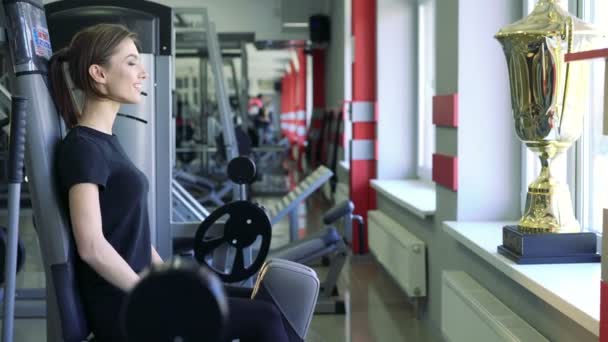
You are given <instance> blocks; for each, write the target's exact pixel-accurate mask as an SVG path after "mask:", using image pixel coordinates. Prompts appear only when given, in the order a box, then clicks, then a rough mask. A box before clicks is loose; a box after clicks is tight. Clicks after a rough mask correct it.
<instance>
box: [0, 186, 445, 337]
mask: <svg viewBox="0 0 608 342" xmlns="http://www.w3.org/2000/svg"><path fill="white" fill-rule="evenodd" d="M260 201H261V202H263V204H269V203H270V202H271V201H272V199H261V200H260ZM329 207H330V203H329V202H328V201H326V200H324V199H323V198H322V197H321V196H320V195H317V196H313V198H312V199H311V200H309V201H308V204H307V206H306V208H304V209H303V210H301V213H300V216H301V217H300V219H301V221H300V227H307V228H306V229H305V230H303V231H302V233H303V234H307V233H312V232H314V231H315V230H316V229H318V227H320V217H321V213H322V212H324V211H325V210H327V209H328V208H329ZM6 220H7V219H6V217H4V216H3V217H0V224H3V225H6ZM20 236H21V239H22V241H24V243H25V246H26V250H27V257H26V263H25V266H24V268H23V269H22V271H21V272H20V273H19V276H18V279H17V281H18V282H17V286H18V288H36V287H37V288H41V287H43V286H44V271H43V270H42V265H41V262H40V260H41V259H40V251H39V247H38V241H37V238H36V233H35V231H34V228H33V224H32V218H31V211H27V210H24V211H22V214H21V218H20ZM288 236H289V234H288V223H287V220H286V219H285V220H284V221H282V222H280V223H279V224H278V225H277V226H276V227H275V228H274V229H273V242H272V246H273V247H272V248H275V247H280V246H281V245H283V244H285V243H287V242H288V240H289V237H288ZM317 271H318V273H319V274H322V273H323V272H324V270H323V268H318V269H317ZM339 291H340V293H341V295H342V296H344V298H346V301H345V302H346V307H347V313H346V314H345V315H315V316H314V318H313V320H312V325H311V328H310V330H309V332H308V336H307V339H306V340H307V341H310V342H320V341H328V342H335V341H354V342H364V341H421V342H424V341H438V340H440V339H438V338H437V337H435V335H434V334H432V333H430V332H428V331H426V330H424V328H423V327H422V324H421V323H420V322H419V321H418V320H416V318H415V315H414V310H413V306H412V305H411V304H410V303H409V302H408V300H407V298H406V297H405V295H404V293H403V292H402V291H401V290H400V289H399V288H398V286H397V285H396V283H395V282H394V281H393V280H392V279H391V277H390V276H389V275H388V274H387V273H386V272H385V271H384V270H383V269H382V268H381V267H380V266H379V265H378V263H376V262H375V261H374V260H373V258H371V257H364V258H356V259H354V258H351V260H350V261H349V262H348V263H347V264H346V266H345V269H344V271H343V272H342V275H341V277H340V281H339ZM45 329H46V328H45V321H44V320H42V319H20V320H17V321H16V323H15V341H16V342H41V341H45V340H46V331H45Z"/></svg>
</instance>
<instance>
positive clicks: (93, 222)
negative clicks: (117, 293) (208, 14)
mask: <svg viewBox="0 0 608 342" xmlns="http://www.w3.org/2000/svg"><path fill="white" fill-rule="evenodd" d="M69 205H70V219H71V221H72V229H73V231H74V239H75V240H76V247H77V249H78V255H80V258H81V259H82V260H83V261H84V262H86V263H87V264H88V265H89V266H91V268H93V269H94V270H95V271H96V272H97V273H98V274H99V275H100V276H101V277H103V278H104V279H105V280H107V281H108V282H110V283H111V284H113V285H114V286H116V287H118V288H120V289H122V290H124V291H128V290H130V289H131V288H133V287H134V286H135V284H136V283H137V282H138V281H139V276H138V275H137V274H136V273H135V271H133V269H132V268H131V267H130V266H129V264H127V262H126V261H125V260H124V259H123V258H122V257H121V256H120V254H118V252H116V249H114V247H112V245H110V243H109V242H108V241H107V240H106V238H105V237H104V236H103V230H102V224H101V222H102V221H101V209H100V207H99V188H98V185H96V184H92V183H81V184H76V185H74V186H72V188H70V192H69Z"/></svg>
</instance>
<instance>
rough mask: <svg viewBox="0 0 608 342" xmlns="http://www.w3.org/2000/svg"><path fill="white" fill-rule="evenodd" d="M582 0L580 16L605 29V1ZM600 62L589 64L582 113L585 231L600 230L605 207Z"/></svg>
mask: <svg viewBox="0 0 608 342" xmlns="http://www.w3.org/2000/svg"><path fill="white" fill-rule="evenodd" d="M579 1H580V2H582V4H581V5H582V6H580V7H581V8H582V13H581V14H582V16H583V18H584V19H585V20H586V21H589V22H592V23H594V24H595V25H596V26H598V27H600V28H603V29H605V30H606V29H608V2H607V1H606V0H579ZM604 65H605V62H604V61H603V60H596V61H594V62H593V65H592V72H591V80H590V82H591V94H590V96H589V104H590V106H589V107H590V111H589V113H586V115H587V116H586V117H585V119H586V120H585V127H584V130H583V136H582V138H581V140H582V146H581V148H580V149H579V150H580V152H581V154H582V162H581V163H580V164H579V168H578V170H579V173H580V174H581V181H579V185H580V186H581V187H582V193H581V194H580V202H581V207H580V208H578V209H579V212H580V214H581V218H582V219H581V224H582V225H583V227H584V228H585V229H586V230H590V231H596V232H600V231H601V229H602V211H603V208H608V178H606V175H607V174H608V136H605V135H603V134H602V124H603V114H604V113H603V111H604Z"/></svg>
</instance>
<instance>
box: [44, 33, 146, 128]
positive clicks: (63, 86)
mask: <svg viewBox="0 0 608 342" xmlns="http://www.w3.org/2000/svg"><path fill="white" fill-rule="evenodd" d="M126 38H130V39H132V40H133V41H134V42H135V44H136V45H137V36H136V34H135V33H133V32H131V31H129V29H127V28H126V27H125V26H123V25H116V24H97V25H94V26H90V27H87V28H85V29H83V30H81V31H79V32H78V33H76V35H74V37H73V38H72V41H71V42H70V45H68V46H67V47H64V48H62V49H60V50H59V51H57V52H55V53H54V54H53V56H52V57H51V59H50V61H49V77H50V83H51V84H50V85H51V96H52V98H53V100H54V102H55V106H56V107H57V110H58V111H59V113H60V114H61V116H62V117H63V119H64V120H65V122H66V124H67V125H68V126H69V127H73V126H75V125H76V124H78V117H79V116H80V115H82V113H80V112H79V110H80V109H79V108H77V106H76V104H75V103H74V99H73V97H72V95H71V94H70V93H71V91H72V89H69V87H68V84H69V83H68V82H67V81H66V77H65V75H66V72H64V71H65V70H64V64H63V63H67V67H68V70H69V76H70V78H71V80H72V82H73V87H75V88H77V89H80V90H82V91H83V92H84V95H85V98H86V97H88V96H95V97H99V98H107V96H105V95H104V94H102V93H101V92H100V91H99V89H97V87H96V86H95V81H94V80H93V79H92V78H91V76H90V75H89V67H90V66H91V65H93V64H98V65H101V66H106V67H108V66H109V63H110V57H112V55H113V54H114V53H115V49H116V47H117V46H118V45H119V44H120V43H121V42H122V41H123V40H125V39H126Z"/></svg>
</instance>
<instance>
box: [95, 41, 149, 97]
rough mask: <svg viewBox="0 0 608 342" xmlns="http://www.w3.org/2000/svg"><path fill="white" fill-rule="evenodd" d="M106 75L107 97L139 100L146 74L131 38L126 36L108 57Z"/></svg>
mask: <svg viewBox="0 0 608 342" xmlns="http://www.w3.org/2000/svg"><path fill="white" fill-rule="evenodd" d="M106 77H107V82H106V84H105V92H106V93H107V95H108V97H110V98H111V99H113V100H115V101H117V102H120V103H138V102H139V101H140V99H141V91H142V88H141V87H142V82H143V80H144V79H146V77H147V74H146V70H145V69H144V66H143V64H142V63H141V60H140V59H139V52H138V51H137V47H136V46H135V43H134V42H133V40H131V39H130V38H127V39H125V40H123V41H122V42H121V43H120V44H119V45H118V46H117V47H116V52H115V53H114V55H112V57H110V65H109V67H108V68H107V69H106Z"/></svg>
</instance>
